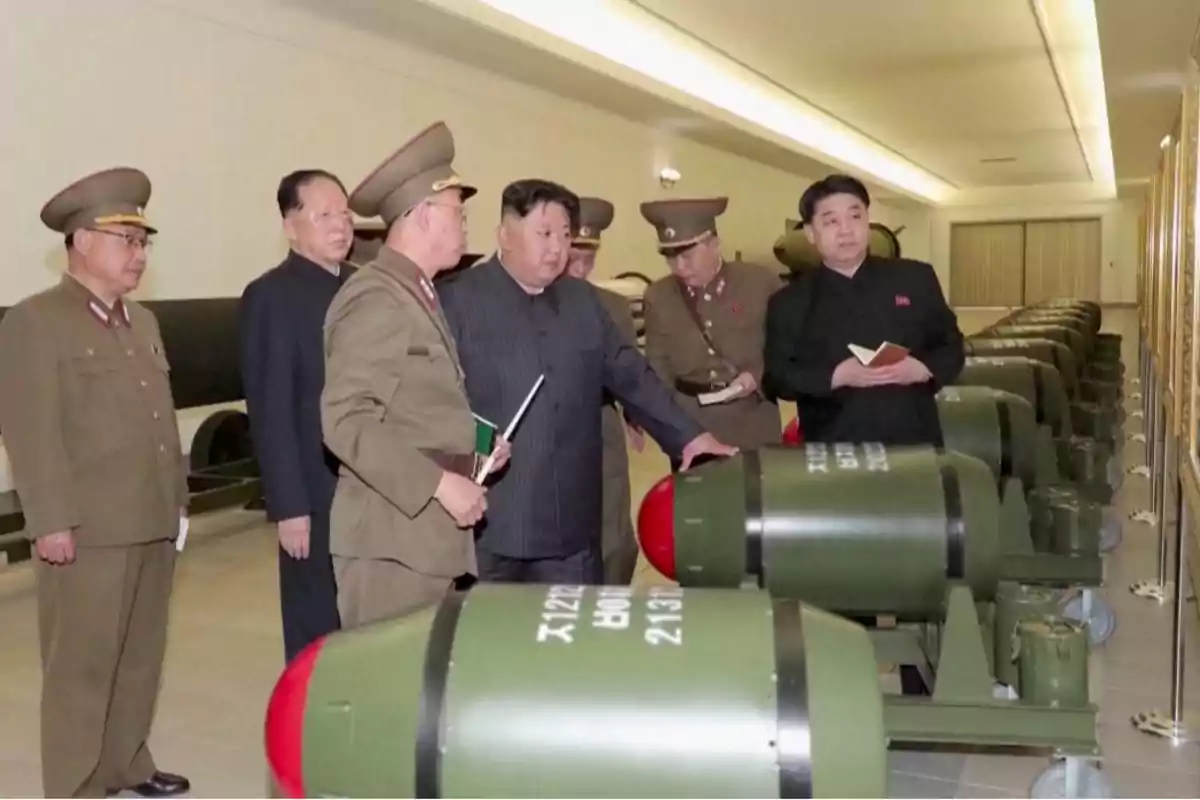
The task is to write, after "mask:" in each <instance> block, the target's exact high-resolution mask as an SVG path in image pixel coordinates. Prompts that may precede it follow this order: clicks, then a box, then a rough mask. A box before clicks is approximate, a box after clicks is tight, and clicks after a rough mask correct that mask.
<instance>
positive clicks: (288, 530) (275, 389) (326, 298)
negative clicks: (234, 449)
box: [239, 169, 354, 661]
mask: <svg viewBox="0 0 1200 800" xmlns="http://www.w3.org/2000/svg"><path fill="white" fill-rule="evenodd" d="M275 197H276V202H277V203H278V206H279V213H280V215H281V216H282V217H283V232H284V234H285V235H286V236H287V239H288V242H289V244H290V249H289V251H288V254H287V257H286V258H285V259H284V260H283V261H282V263H280V264H279V265H278V266H276V267H273V268H272V269H270V270H268V271H267V272H265V273H264V274H262V275H260V276H259V277H257V278H255V279H254V280H253V281H251V282H250V284H249V285H248V286H247V287H246V290H245V292H243V293H242V301H241V307H240V309H239V328H240V330H239V336H240V339H241V367H242V385H243V387H244V388H245V393H246V410H247V412H248V413H249V415H250V432H251V435H252V438H253V441H254V451H255V455H256V457H257V459H258V465H259V469H260V470H261V472H262V478H263V494H264V496H265V499H266V505H267V518H268V519H270V520H271V521H272V522H274V523H275V525H276V528H277V530H278V534H279V606H280V613H281V615H282V617H283V644H284V651H285V654H286V656H287V659H288V661H291V660H292V659H293V658H295V657H296V655H297V654H298V653H299V652H300V651H301V650H302V649H304V647H305V646H306V645H308V644H309V643H311V642H313V641H315V640H317V639H319V638H320V637H322V636H324V635H325V634H327V633H330V632H331V631H335V630H337V629H338V627H339V626H340V623H339V620H338V609H337V588H336V586H335V584H334V579H333V565H332V562H331V561H330V556H329V509H330V506H331V504H332V503H333V491H334V487H335V486H336V485H337V469H338V467H337V459H335V458H334V457H333V455H332V454H331V453H330V452H329V451H328V450H327V449H326V448H325V445H324V444H323V442H322V437H321V389H322V387H323V386H324V384H325V354H324V346H323V344H322V337H323V333H322V331H323V326H324V324H325V312H326V311H327V310H328V309H329V304H330V303H331V302H332V301H333V297H334V295H335V294H337V291H338V289H339V288H340V287H341V285H342V283H343V282H344V281H345V280H346V278H348V277H349V276H350V275H351V274H352V273H353V271H354V268H353V267H351V266H350V265H349V264H347V263H345V259H346V254H347V253H348V252H349V250H350V244H351V241H352V236H353V232H354V231H353V220H352V219H351V215H350V210H349V208H348V206H347V201H346V190H345V187H343V186H342V182H341V181H340V180H338V178H337V177H336V176H335V175H333V174H331V173H329V172H326V171H325V170H320V169H305V170H297V171H296V172H292V173H290V174H289V175H286V176H284V178H283V179H282V180H281V181H280V182H279V189H278V191H277V192H276V195H275Z"/></svg>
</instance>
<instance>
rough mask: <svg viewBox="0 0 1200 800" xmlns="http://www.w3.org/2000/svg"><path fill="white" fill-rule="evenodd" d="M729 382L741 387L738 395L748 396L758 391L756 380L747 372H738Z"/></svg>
mask: <svg viewBox="0 0 1200 800" xmlns="http://www.w3.org/2000/svg"><path fill="white" fill-rule="evenodd" d="M731 383H732V384H733V385H735V386H740V387H741V388H742V392H741V394H739V395H738V397H749V396H750V395H752V394H754V393H755V392H757V391H758V381H757V380H755V378H754V376H753V375H751V374H750V373H749V372H742V373H739V374H738V376H737V377H736V378H734V379H733V381H731Z"/></svg>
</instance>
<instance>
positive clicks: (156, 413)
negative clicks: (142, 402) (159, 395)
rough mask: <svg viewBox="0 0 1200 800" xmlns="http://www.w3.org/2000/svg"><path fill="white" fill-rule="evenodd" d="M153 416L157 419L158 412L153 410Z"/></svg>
mask: <svg viewBox="0 0 1200 800" xmlns="http://www.w3.org/2000/svg"><path fill="white" fill-rule="evenodd" d="M154 418H155V419H158V412H157V411H155V412H154Z"/></svg>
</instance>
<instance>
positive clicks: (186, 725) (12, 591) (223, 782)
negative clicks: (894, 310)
mask: <svg viewBox="0 0 1200 800" xmlns="http://www.w3.org/2000/svg"><path fill="white" fill-rule="evenodd" d="M990 316H993V315H991V314H988V313H987V312H985V313H984V314H983V315H980V314H962V315H961V318H962V327H963V329H964V330H967V331H972V330H976V329H977V328H978V327H979V326H980V325H982V324H986V322H987V321H989V320H988V317H990ZM1125 316H1127V317H1128V316H1129V314H1128V313H1126V314H1125ZM977 317H978V318H977ZM1110 317H1114V318H1115V319H1112V320H1110V323H1111V322H1117V323H1125V324H1116V325H1112V327H1113V328H1115V329H1118V330H1121V331H1122V332H1123V333H1126V336H1127V341H1129V342H1130V344H1131V345H1132V343H1133V341H1132V338H1131V336H1132V334H1133V333H1134V329H1133V328H1132V326H1131V325H1130V324H1129V322H1130V320H1128V319H1125V320H1122V319H1120V318H1119V317H1118V315H1117V314H1112V315H1110ZM1126 364H1127V365H1128V369H1129V372H1130V374H1131V377H1132V376H1133V375H1136V373H1137V369H1136V361H1135V360H1134V355H1133V353H1129V354H1128V355H1127V358H1126ZM1138 424H1139V423H1138V422H1137V421H1133V420H1131V421H1130V424H1129V428H1130V429H1133V428H1135V426H1137V425H1138ZM649 450H650V449H649V448H648V452H647V453H644V454H641V455H635V456H634V458H633V466H632V474H633V482H634V496H635V497H640V496H641V494H642V493H643V492H644V491H645V489H646V488H647V487H648V486H649V485H650V484H651V483H652V482H653V481H654V480H655V479H656V478H657V477H659V476H661V475H662V474H663V473H664V472H665V470H666V460H665V458H663V456H662V455H661V454H660V453H658V452H657V451H654V452H649ZM1126 458H1127V462H1128V463H1129V464H1134V463H1137V460H1138V459H1139V458H1140V448H1139V446H1137V445H1133V446H1130V447H1128V448H1127V450H1126ZM1146 486H1147V482H1146V481H1145V480H1142V479H1139V478H1130V479H1129V480H1128V482H1127V485H1126V488H1125V489H1124V490H1123V497H1122V498H1121V504H1122V507H1123V509H1124V510H1125V511H1129V510H1133V509H1137V508H1142V507H1144V504H1145V503H1146V495H1147V489H1146ZM193 531H194V533H193V536H192V539H191V540H190V542H189V546H188V549H187V551H186V552H185V554H184V556H183V558H182V559H181V561H180V565H179V572H178V579H177V582H176V589H175V594H174V597H173V599H172V607H171V613H172V617H171V632H170V644H169V647H168V655H167V663H166V668H165V671H164V679H163V686H162V692H161V696H160V701H159V710H158V716H157V720H156V723H155V728H154V734H153V747H154V752H155V756H156V758H157V760H158V762H159V764H160V765H161V766H162V767H163V768H164V769H168V770H171V771H177V772H182V773H184V774H186V775H188V776H189V777H190V778H191V779H192V781H193V787H194V792H193V795H194V796H197V797H263V796H266V793H267V784H266V767H265V765H264V760H263V751H262V716H263V710H264V707H265V704H266V700H267V696H268V694H269V692H270V690H271V687H272V685H273V683H274V680H275V678H276V676H277V675H278V672H279V670H280V667H281V660H282V653H283V648H282V644H281V640H280V632H279V622H278V599H277V578H276V567H275V542H274V539H273V537H272V532H271V530H270V529H269V528H267V527H266V526H264V525H263V524H262V523H261V517H260V516H259V515H257V514H251V513H248V512H242V511H231V512H224V513H220V514H214V515H210V516H208V517H207V518H202V519H199V520H197V521H196V522H195V524H194V526H193ZM1155 546H1156V545H1155V536H1154V534H1153V532H1152V531H1151V529H1150V528H1147V527H1145V526H1141V525H1136V524H1134V523H1129V524H1128V525H1127V526H1126V531H1125V541H1124V543H1123V544H1122V546H1121V548H1120V550H1119V551H1118V552H1117V553H1116V554H1115V555H1114V556H1113V557H1111V559H1110V563H1109V566H1108V589H1107V591H1106V595H1107V597H1108V599H1109V600H1110V602H1111V603H1112V604H1113V605H1114V607H1115V608H1116V611H1117V614H1118V619H1119V622H1118V629H1117V631H1116V633H1115V634H1114V636H1113V638H1112V639H1111V640H1110V642H1109V643H1108V645H1107V646H1106V647H1105V648H1104V649H1103V650H1101V651H1099V652H1097V653H1096V654H1095V655H1094V657H1093V662H1094V664H1093V676H1094V679H1093V683H1092V686H1093V696H1094V698H1095V700H1096V702H1097V703H1098V705H1099V706H1100V708H1101V713H1100V738H1101V742H1102V744H1103V746H1104V750H1105V772H1106V773H1107V775H1108V777H1109V779H1110V780H1111V781H1112V783H1113V784H1114V786H1115V789H1116V792H1117V794H1118V795H1119V796H1123V797H1147V796H1149V797H1200V745H1186V746H1183V747H1179V748H1172V747H1171V746H1170V745H1168V744H1167V743H1166V742H1164V741H1161V740H1158V739H1154V738H1151V737H1148V736H1146V735H1144V734H1141V733H1138V732H1137V731H1135V730H1134V729H1133V728H1132V726H1131V725H1130V722H1129V718H1130V716H1131V715H1132V714H1133V713H1135V712H1138V711H1144V710H1148V709H1150V708H1154V707H1159V708H1164V707H1165V706H1166V704H1167V699H1168V687H1169V681H1170V672H1169V656H1170V644H1169V626H1170V607H1169V606H1158V605H1157V604H1155V603H1153V602H1151V601H1147V600H1141V599H1137V598H1134V597H1133V596H1132V595H1130V594H1129V592H1128V590H1127V587H1128V585H1129V584H1130V583H1131V582H1132V581H1135V580H1139V579H1144V578H1152V577H1154V564H1155ZM655 579H656V575H655V573H654V572H653V570H652V569H650V568H649V567H647V566H646V565H644V564H643V565H642V567H641V568H640V570H639V573H638V577H637V580H638V581H646V582H649V581H653V580H655ZM660 580H661V579H660ZM1189 609H1190V611H1191V613H1190V615H1189V618H1188V636H1189V638H1190V641H1191V643H1192V648H1191V652H1192V654H1193V655H1192V658H1191V660H1190V662H1189V664H1188V669H1187V681H1188V685H1189V686H1190V687H1191V690H1192V691H1191V698H1192V699H1191V700H1190V701H1189V704H1188V705H1189V707H1190V708H1191V709H1192V710H1193V712H1194V713H1196V714H1198V715H1200V650H1198V645H1197V644H1196V643H1197V642H1200V622H1198V621H1197V617H1196V616H1195V609H1194V605H1193V606H1189ZM0 642H2V643H3V645H2V647H3V650H2V651H0V652H2V653H3V657H2V658H0V796H5V797H30V796H40V792H41V787H40V770H39V766H38V764H39V761H38V713H37V708H38V691H39V675H38V655H37V631H36V620H35V605H34V599H33V594H32V578H31V575H30V572H29V570H28V568H27V567H10V568H7V569H5V570H0ZM1046 763H1047V762H1046V760H1045V759H1044V758H1041V757H1032V756H1020V757H1018V756H982V755H970V756H967V755H961V754H948V753H913V752H904V753H894V754H893V755H892V778H891V787H890V793H891V795H892V796H893V797H939V798H941V797H945V798H950V797H1024V796H1027V792H1028V788H1029V785H1030V783H1031V781H1032V780H1033V779H1034V777H1035V776H1036V775H1037V774H1038V773H1039V772H1040V771H1041V770H1042V769H1043V768H1044V767H1045V765H1046Z"/></svg>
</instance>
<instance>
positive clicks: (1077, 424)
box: [947, 300, 1126, 702]
mask: <svg viewBox="0 0 1200 800" xmlns="http://www.w3.org/2000/svg"><path fill="white" fill-rule="evenodd" d="M1101 323H1102V319H1101V309H1100V306H1099V304H1097V303H1090V302H1085V301H1071V300H1057V301H1051V302H1047V303H1043V304H1039V305H1035V306H1029V307H1026V308H1022V309H1018V310H1017V311H1015V312H1013V313H1012V314H1010V315H1008V316H1006V317H1005V318H1003V319H1001V320H1000V321H998V322H997V323H995V324H994V325H991V326H989V327H988V328H985V329H984V330H983V331H981V332H979V333H978V334H975V335H973V336H971V337H969V338H968V340H967V345H966V346H967V354H968V358H967V362H966V365H965V367H964V370H963V374H962V376H961V378H960V380H959V383H960V384H962V385H971V384H977V385H987V386H992V387H993V388H998V389H1002V390H1007V391H1012V392H1014V393H1016V394H1018V395H1021V396H1023V397H1025V399H1027V400H1028V401H1029V402H1030V403H1031V404H1032V405H1033V408H1034V410H1035V414H1036V421H1037V423H1038V424H1039V425H1043V426H1046V427H1047V428H1048V429H1049V433H1050V435H1051V438H1052V439H1053V443H1054V455H1055V459H1054V460H1053V461H1050V460H1049V459H1037V458H1034V459H1033V462H1034V463H1031V464H1026V465H1024V466H1025V474H1024V475H1023V476H1019V477H1023V478H1024V486H1025V488H1026V490H1027V491H1026V501H1027V503H1028V507H1029V512H1030V535H1031V539H1032V543H1033V546H1034V549H1035V551H1037V552H1042V553H1053V554H1057V555H1064V556H1071V555H1076V554H1085V555H1090V554H1093V553H1097V552H1108V551H1111V550H1112V549H1114V548H1115V547H1117V545H1118V544H1119V543H1120V541H1121V519H1120V517H1119V515H1118V514H1117V513H1116V510H1115V509H1114V507H1113V499H1114V495H1115V493H1116V491H1117V489H1118V488H1120V485H1121V483H1122V478H1123V474H1124V473H1123V470H1122V469H1121V466H1120V453H1121V448H1122V445H1123V442H1124V436H1123V433H1122V429H1123V425H1124V422H1125V419H1126V413H1125V409H1124V407H1123V400H1124V374H1125V366H1124V364H1123V363H1122V361H1121V337H1120V336H1119V335H1115V334H1109V333H1101V331H1100V328H1101ZM1017 359H1025V360H1027V362H1028V363H1027V364H1026V369H1025V370H1017V371H1015V372H1014V370H1012V369H1011V365H1012V364H1013V363H1015V361H1016V360H1017ZM1005 364H1008V365H1010V366H1009V367H1008V368H1005V367H1004V366H1003V365H1005ZM1022 373H1024V374H1023V375H1022ZM947 444H948V446H949V445H950V443H949V442H948V443H947ZM1064 618H1065V619H1064ZM1068 620H1074V621H1078V622H1082V621H1086V622H1087V627H1088V634H1089V637H1088V638H1090V640H1091V642H1092V643H1094V644H1101V643H1103V642H1104V641H1106V640H1107V639H1108V637H1109V636H1111V634H1112V632H1113V630H1114V628H1115V625H1116V620H1115V617H1114V615H1113V612H1112V610H1111V608H1110V607H1109V606H1108V605H1107V604H1106V603H1105V602H1104V601H1103V600H1101V599H1100V598H1098V597H1093V596H1092V595H1091V594H1090V593H1088V592H1080V591H1079V590H1078V587H1071V588H1069V589H1066V590H1065V591H1064V589H1062V588H1055V587H1053V586H1045V585H1041V586H1039V585H1025V584H1015V583H1007V582H1005V583H1001V584H1000V586H999V587H998V591H997V598H996V619H995V628H994V630H995V632H996V636H997V641H996V644H997V651H998V652H1005V651H1006V650H1008V648H1007V647H1004V644H1005V643H1002V642H1000V641H999V639H1000V637H1008V636H1012V637H1014V641H1013V643H1012V647H1013V652H1017V651H1019V650H1020V646H1019V645H1018V644H1017V637H1018V636H1019V632H1020V630H1021V625H1022V624H1037V625H1040V626H1049V629H1050V630H1052V631H1053V635H1051V636H1046V635H1045V633H1046V631H1044V630H1042V631H1041V641H1042V642H1044V643H1045V642H1057V644H1056V645H1055V646H1056V647H1058V648H1059V659H1058V661H1059V663H1061V664H1062V665H1063V667H1064V669H1065V671H1060V670H1055V671H1054V672H1052V673H1050V674H1044V673H1043V674H1040V685H1042V686H1043V688H1045V687H1054V688H1053V689H1052V691H1051V693H1053V692H1067V693H1070V691H1071V689H1070V687H1071V686H1072V685H1073V686H1074V687H1075V692H1076V693H1077V694H1078V693H1079V692H1080V691H1082V692H1083V693H1084V696H1083V698H1081V699H1082V701H1083V702H1086V681H1083V682H1080V681H1077V680H1076V681H1070V680H1065V676H1066V675H1067V674H1070V673H1072V672H1079V671H1080V670H1086V658H1087V652H1088V650H1087V648H1086V647H1083V646H1082V645H1081V643H1080V637H1081V635H1082V634H1081V632H1080V631H1078V630H1074V629H1072V628H1071V627H1070V626H1069V625H1066V624H1065V623H1067V621H1068ZM1022 621H1024V622H1022ZM1039 661H1040V663H1047V662H1048V661H1050V660H1049V659H1040V660H1039ZM1017 663H1018V662H1014V661H1012V660H1009V659H996V664H995V668H996V679H997V681H998V682H1000V683H1002V684H1006V685H1008V686H1011V687H1013V688H1014V690H1018V691H1019V692H1020V694H1021V695H1022V696H1024V697H1025V698H1026V699H1027V700H1028V699H1030V698H1029V692H1031V691H1032V692H1034V693H1037V692H1038V691H1039V689H1038V688H1037V687H1023V686H1022V683H1023V681H1022V680H1021V676H1020V675H1019V674H1018V673H1017ZM1024 683H1028V678H1026V680H1025V681H1024ZM1081 687H1082V688H1081ZM1048 691H1049V690H1048Z"/></svg>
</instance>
